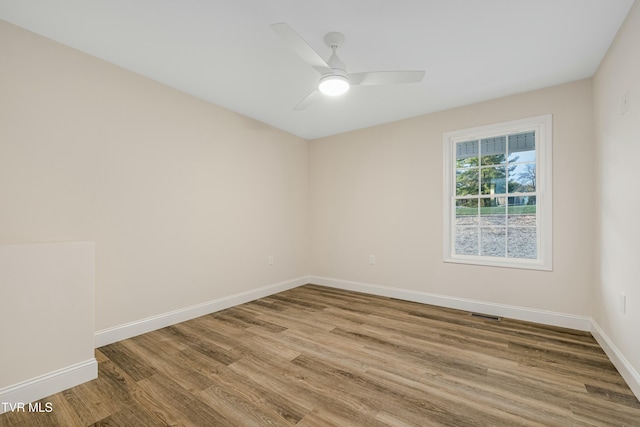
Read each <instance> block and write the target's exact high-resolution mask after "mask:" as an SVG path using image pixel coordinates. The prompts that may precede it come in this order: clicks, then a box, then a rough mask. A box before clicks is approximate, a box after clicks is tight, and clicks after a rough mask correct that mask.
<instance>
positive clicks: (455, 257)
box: [443, 114, 553, 270]
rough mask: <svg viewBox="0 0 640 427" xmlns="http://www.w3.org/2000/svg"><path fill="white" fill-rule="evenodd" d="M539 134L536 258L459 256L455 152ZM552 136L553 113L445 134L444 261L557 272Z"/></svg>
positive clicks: (537, 139)
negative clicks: (463, 146) (462, 145)
mask: <svg viewBox="0 0 640 427" xmlns="http://www.w3.org/2000/svg"><path fill="white" fill-rule="evenodd" d="M529 130H535V131H536V192H537V193H538V194H537V199H536V202H537V209H536V228H537V252H538V253H537V255H538V258H536V259H523V258H508V257H490V256H481V255H460V254H456V253H455V215H456V212H455V208H454V205H455V185H456V165H455V159H456V154H455V149H456V143H457V142H463V141H468V140H470V139H481V138H490V137H493V136H501V135H509V134H513V133H520V132H524V131H529ZM552 136H553V123H552V116H551V114H547V115H542V116H536V117H530V118H525V119H520V120H513V121H509V122H503V123H496V124H491V125H486V126H479V127H474V128H469V129H463V130H458V131H454V132H446V133H444V134H443V154H444V156H443V157H444V169H443V171H444V180H443V181H444V191H443V196H444V198H443V206H444V215H443V219H444V221H443V241H444V248H443V249H444V253H443V255H444V262H452V263H462V264H475V265H485V266H494V267H511V268H525V269H533V270H552V269H553V253H552V252H553V229H552V222H553V209H552V200H553V196H552V185H551V182H552V181H551V178H552V177H551V172H552V154H551V153H552Z"/></svg>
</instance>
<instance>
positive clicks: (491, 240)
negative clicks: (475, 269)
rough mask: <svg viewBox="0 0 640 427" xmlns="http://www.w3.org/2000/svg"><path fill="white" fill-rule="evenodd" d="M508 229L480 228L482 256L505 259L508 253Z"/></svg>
mask: <svg viewBox="0 0 640 427" xmlns="http://www.w3.org/2000/svg"><path fill="white" fill-rule="evenodd" d="M506 233H507V231H506V228H505V227H483V228H480V255H483V256H499V257H504V256H505V252H506V250H505V249H506V248H505V245H506V239H505V236H506Z"/></svg>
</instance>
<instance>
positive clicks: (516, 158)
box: [509, 131, 536, 163]
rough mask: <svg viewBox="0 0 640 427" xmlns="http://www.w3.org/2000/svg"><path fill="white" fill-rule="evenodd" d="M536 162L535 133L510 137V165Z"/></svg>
mask: <svg viewBox="0 0 640 427" xmlns="http://www.w3.org/2000/svg"><path fill="white" fill-rule="evenodd" d="M535 161H536V133H535V131H531V132H523V133H518V134H514V135H509V163H514V162H535Z"/></svg>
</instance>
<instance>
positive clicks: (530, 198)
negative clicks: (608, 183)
mask: <svg viewBox="0 0 640 427" xmlns="http://www.w3.org/2000/svg"><path fill="white" fill-rule="evenodd" d="M551 137H552V121H551V115H545V116H539V117H532V118H529V119H523V120H516V121H512V122H507V123H499V124H495V125H489V126H482V127H478V128H473V129H465V130H461V131H456V132H448V133H445V134H444V173H445V177H444V178H445V179H444V260H445V262H458V263H467V264H479V265H491V266H499V267H516V268H531V269H540V270H551V260H552V254H551V251H552V241H551V239H552V232H551V220H552V210H551Z"/></svg>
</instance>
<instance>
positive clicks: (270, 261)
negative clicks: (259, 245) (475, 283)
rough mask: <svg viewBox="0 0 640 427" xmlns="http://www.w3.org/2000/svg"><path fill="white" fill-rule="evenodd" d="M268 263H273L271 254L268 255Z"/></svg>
mask: <svg viewBox="0 0 640 427" xmlns="http://www.w3.org/2000/svg"><path fill="white" fill-rule="evenodd" d="M268 259H269V265H273V255H269V258H268Z"/></svg>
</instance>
